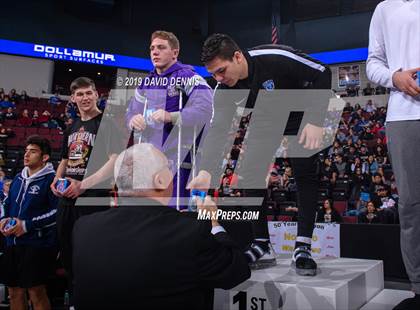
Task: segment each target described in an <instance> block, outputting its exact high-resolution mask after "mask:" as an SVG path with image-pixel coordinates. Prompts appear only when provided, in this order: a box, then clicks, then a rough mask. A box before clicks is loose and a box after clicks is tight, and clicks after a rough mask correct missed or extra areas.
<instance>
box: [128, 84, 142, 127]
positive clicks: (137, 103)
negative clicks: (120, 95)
mask: <svg viewBox="0 0 420 310" xmlns="http://www.w3.org/2000/svg"><path fill="white" fill-rule="evenodd" d="M145 103H146V97H145V96H144V95H141V94H140V88H137V89H136V90H135V91H134V97H133V98H131V100H130V103H129V104H128V109H127V113H126V114H125V122H126V126H127V128H128V129H129V130H132V129H133V126H134V127H135V128H136V127H143V126H142V125H145V124H144V120H143V122H142V121H141V119H142V118H143V110H144V105H145ZM138 115H140V116H141V119H139V120H136V118H140V117H138ZM135 116H136V118H134V117H135ZM133 118H134V119H133ZM138 129H140V128H138ZM142 130H144V128H142Z"/></svg>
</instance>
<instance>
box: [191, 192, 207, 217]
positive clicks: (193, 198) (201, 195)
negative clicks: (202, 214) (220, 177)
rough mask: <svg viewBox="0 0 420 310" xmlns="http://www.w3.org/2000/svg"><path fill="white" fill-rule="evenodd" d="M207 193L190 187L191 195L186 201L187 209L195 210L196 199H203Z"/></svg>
mask: <svg viewBox="0 0 420 310" xmlns="http://www.w3.org/2000/svg"><path fill="white" fill-rule="evenodd" d="M206 195H207V193H206V192H203V191H200V190H198V189H192V190H191V197H190V200H189V201H188V211H190V212H197V201H198V200H199V199H201V201H204V199H205V198H206Z"/></svg>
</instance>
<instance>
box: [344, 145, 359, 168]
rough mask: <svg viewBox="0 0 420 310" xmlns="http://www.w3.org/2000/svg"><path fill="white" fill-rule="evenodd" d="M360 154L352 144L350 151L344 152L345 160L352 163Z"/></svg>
mask: <svg viewBox="0 0 420 310" xmlns="http://www.w3.org/2000/svg"><path fill="white" fill-rule="evenodd" d="M358 156H359V153H358V152H357V151H356V148H355V147H354V145H351V146H350V148H349V150H348V152H344V157H345V161H346V162H347V163H348V164H349V165H351V164H353V163H354V162H355V160H356V157H358Z"/></svg>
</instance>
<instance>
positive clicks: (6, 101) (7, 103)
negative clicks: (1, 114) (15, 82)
mask: <svg viewBox="0 0 420 310" xmlns="http://www.w3.org/2000/svg"><path fill="white" fill-rule="evenodd" d="M0 108H2V109H8V108H12V109H15V108H16V105H15V104H14V103H13V102H11V101H10V98H9V96H4V99H3V101H1V102H0Z"/></svg>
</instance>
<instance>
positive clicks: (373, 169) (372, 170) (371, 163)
mask: <svg viewBox="0 0 420 310" xmlns="http://www.w3.org/2000/svg"><path fill="white" fill-rule="evenodd" d="M367 163H368V169H369V170H368V173H369V174H370V175H374V174H376V173H377V172H378V168H379V165H378V162H377V161H376V159H375V157H374V156H373V155H369V157H368V161H367Z"/></svg>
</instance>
